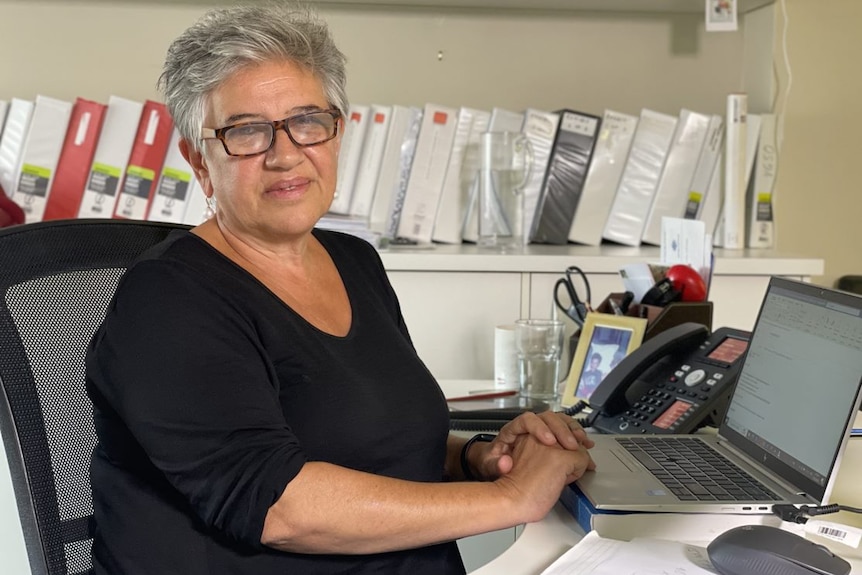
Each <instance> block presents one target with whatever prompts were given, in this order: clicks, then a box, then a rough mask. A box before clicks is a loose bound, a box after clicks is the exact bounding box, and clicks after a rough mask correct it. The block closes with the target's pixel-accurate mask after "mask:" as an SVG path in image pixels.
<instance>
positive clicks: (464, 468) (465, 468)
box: [461, 433, 497, 481]
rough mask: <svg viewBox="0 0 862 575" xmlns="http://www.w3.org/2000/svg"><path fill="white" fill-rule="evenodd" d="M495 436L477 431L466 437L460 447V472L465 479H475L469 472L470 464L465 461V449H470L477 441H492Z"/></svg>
mask: <svg viewBox="0 0 862 575" xmlns="http://www.w3.org/2000/svg"><path fill="white" fill-rule="evenodd" d="M495 437H497V436H496V435H493V434H491V433H477V434H476V435H474V436H473V437H471V438H470V439H468V440H467V443H465V444H464V447H462V448H461V473H463V474H464V479H466V480H467V481H476V477H475V476H474V475H473V474H472V473H471V472H470V464H469V462H468V461H467V451H468V450H469V449H470V446H471V445H473V444H474V443H476V442H477V441H494V438H495Z"/></svg>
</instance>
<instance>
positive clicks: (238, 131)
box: [223, 112, 336, 155]
mask: <svg viewBox="0 0 862 575" xmlns="http://www.w3.org/2000/svg"><path fill="white" fill-rule="evenodd" d="M282 127H283V128H285V129H286V130H287V133H288V135H289V136H290V137H291V139H292V140H293V142H294V143H296V144H297V145H300V146H313V145H314V144H319V143H322V142H325V141H326V140H329V139H331V138H332V137H333V136H334V135H335V128H336V118H335V117H334V116H333V115H332V114H331V113H330V112H314V113H311V114H301V115H298V116H292V117H290V118H285V119H284V120H281V121H277V122H272V123H270V122H251V123H248V124H242V125H239V126H233V127H229V128H227V129H226V130H225V131H224V134H223V138H224V140H223V141H224V144H225V146H226V148H227V150H228V153H230V154H235V155H251V154H259V153H262V152H265V151H267V150H268V149H269V148H270V147H272V144H273V142H274V141H275V129H276V128H282Z"/></svg>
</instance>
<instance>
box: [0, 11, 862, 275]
mask: <svg viewBox="0 0 862 575" xmlns="http://www.w3.org/2000/svg"><path fill="white" fill-rule="evenodd" d="M525 4H528V3H526V2H525ZM783 6H784V3H783V2H782V0H778V2H777V3H776V5H775V8H767V9H764V10H773V9H774V10H775V12H776V16H775V18H774V19H775V26H776V34H775V70H774V74H775V79H776V80H777V82H773V84H774V86H775V89H776V94H775V95H776V104H777V106H778V107H779V109H784V110H785V111H786V115H785V122H784V132H783V133H784V145H783V149H782V152H783V154H782V162H781V165H780V169H779V175H778V182H777V188H776V190H777V192H776V202H777V207H776V214H777V218H778V223H779V244H778V245H779V247H780V248H781V249H782V250H784V251H791V252H796V253H800V254H803V255H808V256H815V257H823V258H825V259H826V275H825V277H819V278H814V280H815V281H816V282H818V283H824V284H832V283H833V282H834V280H835V279H836V278H837V277H839V276H841V275H844V274H862V263H860V262H859V261H858V257H857V256H856V250H855V246H854V243H855V242H854V241H853V240H854V239H855V236H858V234H853V231H854V230H855V226H856V225H857V221H858V214H859V213H860V212H862V210H860V208H862V194H860V193H858V191H857V189H858V184H857V179H858V178H856V177H854V171H855V168H856V163H857V162H858V158H859V157H860V156H862V143H860V140H859V137H858V134H859V132H860V128H862V116H860V115H859V114H856V113H855V111H856V103H857V102H856V100H857V99H858V95H859V93H860V88H862V76H860V75H859V74H858V73H856V70H857V69H858V62H859V61H860V57H862V41H860V40H858V34H857V30H856V26H857V24H858V22H860V21H862V2H858V1H856V0H821V1H818V2H811V1H806V0H786V9H787V13H788V15H789V26H788V32H787V42H786V45H787V54H788V55H789V58H790V62H791V70H792V83H791V85H790V88H791V89H790V91H789V93H787V92H786V91H785V88H786V87H787V86H788V76H787V74H786V72H785V70H784V63H783V49H782V39H783V34H782V31H783V28H782V26H783V22H784V19H783V18H782V14H783V10H782V7H783ZM204 9H205V6H204V5H203V3H202V2H199V1H198V2H174V3H172V4H166V3H162V2H158V1H154V2H146V1H143V0H141V1H137V0H124V1H122V2H102V1H99V0H88V1H81V2H74V1H53V2H51V1H46V0H27V1H26V2H25V1H22V0H19V1H9V0H0V54H2V57H0V98H2V99H9V98H11V97H22V98H33V97H35V95H36V94H37V93H42V94H45V95H49V96H53V97H57V98H66V99H73V98H75V97H77V96H81V97H85V98H90V99H95V100H100V101H105V100H106V99H107V97H108V96H109V95H110V94H118V95H121V96H125V97H129V98H137V99H144V98H156V99H158V98H159V95H158V93H157V92H156V89H155V82H156V79H157V77H158V74H159V69H160V65H161V59H162V57H163V55H164V51H165V48H166V46H167V44H168V42H169V41H170V40H171V38H173V37H174V36H175V35H176V34H177V33H178V32H180V31H181V30H182V29H183V28H184V27H186V26H187V25H188V24H189V23H191V22H192V21H193V20H194V19H195V17H196V16H198V15H199V14H201V13H202V12H203V11H204ZM321 11H322V12H323V13H324V15H325V16H326V17H327V19H328V20H329V21H330V23H331V25H332V29H333V31H334V33H335V35H336V38H337V40H338V42H339V44H340V46H341V47H342V49H343V50H344V51H345V53H346V54H347V55H348V58H349V74H350V84H349V92H350V96H351V99H352V101H354V102H357V103H398V104H422V103H425V102H436V103H440V104H445V105H452V106H458V105H467V106H474V107H486V108H489V107H492V106H503V107H509V108H513V109H521V108H524V107H527V106H533V107H537V108H544V109H556V108H560V107H574V108H578V109H581V110H584V111H588V112H594V113H600V112H601V111H602V110H603V109H604V108H606V107H608V108H614V109H617V110H620V111H625V112H630V113H637V111H638V110H639V109H640V108H641V107H643V106H646V107H652V108H655V109H657V110H660V111H664V112H668V113H676V111H678V109H679V108H680V107H683V106H685V107H690V108H693V109H696V110H698V111H703V112H712V113H723V110H724V95H725V94H726V93H727V92H730V91H735V90H740V89H742V87H743V77H745V82H746V84H748V85H750V84H751V83H752V78H754V81H755V82H757V81H758V80H760V81H762V80H763V77H764V76H765V75H768V74H769V72H768V71H764V70H762V69H756V70H755V71H754V73H752V72H751V70H744V66H743V64H742V62H743V58H744V57H745V54H744V50H745V43H744V42H743V32H741V31H740V32H737V33H711V34H707V33H705V32H704V30H703V26H702V24H701V23H700V21H699V20H700V19H699V17H698V16H697V15H647V14H607V13H603V14H594V13H574V14H573V13H565V12H559V13H553V12H550V13H549V12H529V11H521V12H513V11H511V10H508V11H507V10H500V11H494V12H493V13H490V14H489V13H488V12H476V11H458V10H448V11H428V10H418V9H413V10H411V9H399V10H397V11H394V12H393V11H390V10H384V9H379V8H377V9H375V8H372V9H366V10H363V9H345V8H334V7H332V6H329V5H326V6H323V7H322V9H321ZM757 17H758V18H760V17H759V16H757ZM753 19H754V18H753V17H752V20H753ZM749 41H750V40H749ZM758 76H759V78H758ZM765 83H766V84H769V82H768V81H767V82H765ZM786 96H788V97H786ZM785 97H786V98H785ZM757 101H761V102H762V101H763V98H758V100H757ZM785 104H786V105H785ZM752 111H763V110H758V109H752Z"/></svg>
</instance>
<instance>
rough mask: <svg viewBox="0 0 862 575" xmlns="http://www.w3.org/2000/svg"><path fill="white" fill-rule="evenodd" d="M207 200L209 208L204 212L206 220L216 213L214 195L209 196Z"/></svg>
mask: <svg viewBox="0 0 862 575" xmlns="http://www.w3.org/2000/svg"><path fill="white" fill-rule="evenodd" d="M206 202H207V209H206V211H205V212H204V220H209V219H211V218H212V217H213V216H214V215H216V199H215V198H214V197H212V196H207V199H206Z"/></svg>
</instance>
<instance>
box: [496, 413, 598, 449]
mask: <svg viewBox="0 0 862 575" xmlns="http://www.w3.org/2000/svg"><path fill="white" fill-rule="evenodd" d="M522 434H529V435H532V436H533V437H535V438H536V439H538V440H539V441H540V442H542V443H544V444H545V445H555V444H559V445H561V446H562V447H564V448H565V449H569V450H575V449H578V448H579V447H580V446H582V445H583V446H584V447H586V448H587V449H589V448H591V447H593V445H595V442H594V441H593V440H592V439H590V438H589V436H588V435H587V432H586V431H584V428H583V427H581V424H580V423H578V422H577V421H576V420H575V419H574V418H572V417H570V416H568V415H566V414H564V413H561V412H554V411H544V412H542V413H539V414H536V413H532V412H526V413H523V414H521V415H519V416H518V417H517V418H515V419H514V420H512V421H510V422H509V423H507V424H506V425H505V426H504V427H503V428H502V429H501V430H500V433H499V434H498V436H497V437H498V441H500V442H502V443H504V444H508V445H511V444H512V443H513V442H514V441H515V439H516V438H517V437H518V436H519V435H522Z"/></svg>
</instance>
